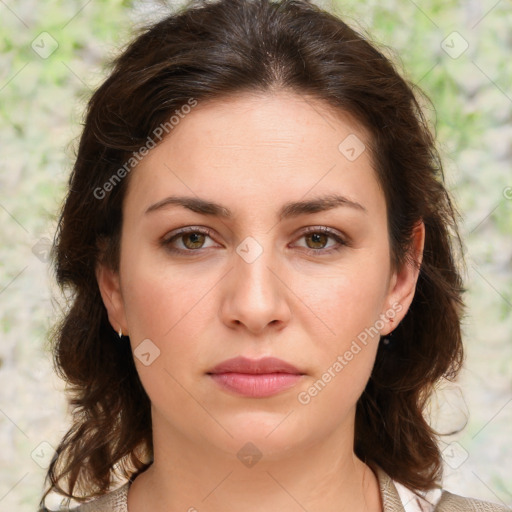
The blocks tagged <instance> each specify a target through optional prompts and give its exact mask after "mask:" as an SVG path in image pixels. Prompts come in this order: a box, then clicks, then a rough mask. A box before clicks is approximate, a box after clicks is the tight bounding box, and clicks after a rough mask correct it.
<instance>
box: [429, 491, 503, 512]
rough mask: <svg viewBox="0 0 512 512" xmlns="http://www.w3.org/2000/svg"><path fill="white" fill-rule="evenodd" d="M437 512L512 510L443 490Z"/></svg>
mask: <svg viewBox="0 0 512 512" xmlns="http://www.w3.org/2000/svg"><path fill="white" fill-rule="evenodd" d="M435 511H436V512H511V511H512V509H510V508H508V507H506V506H504V505H499V504H497V503H491V502H490V501H482V500H477V499H476V498H465V497H464V496H459V495H457V494H452V493H451V492H449V491H446V490H443V493H442V494H441V498H440V500H439V502H438V503H437V506H436V508H435Z"/></svg>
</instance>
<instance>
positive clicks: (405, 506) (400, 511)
mask: <svg viewBox="0 0 512 512" xmlns="http://www.w3.org/2000/svg"><path fill="white" fill-rule="evenodd" d="M366 464H367V465H368V466H369V467H370V468H371V470H372V471H373V472H374V473H375V475H376V477H377V480H378V484H379V492H380V496H381V502H382V509H383V512H433V511H434V510H435V508H436V505H437V503H438V502H439V500H440V498H441V494H442V490H441V489H440V488H437V489H433V490H430V491H426V492H421V491H416V492H413V491H411V490H410V489H408V488H407V487H405V486H404V485H402V484H400V483H399V482H397V481H395V480H393V479H392V478H391V477H390V476H389V475H388V474H387V473H386V472H385V471H384V470H383V469H382V468H381V467H380V466H379V465H377V464H376V463H374V462H367V463H366ZM131 484H132V482H131V481H128V482H126V483H125V484H123V485H122V486H121V487H119V488H117V489H116V490H114V491H112V492H110V493H108V494H106V495H105V496H102V497H101V498H99V499H98V500H99V502H98V501H96V505H99V504H100V503H101V502H105V505H109V506H110V507H114V508H109V510H115V512H128V490H129V488H130V485H131ZM80 510H81V509H80ZM85 510H88V509H85ZM85 510H84V512H85ZM94 510H97V509H96V508H95V509H94ZM105 510H106V509H105Z"/></svg>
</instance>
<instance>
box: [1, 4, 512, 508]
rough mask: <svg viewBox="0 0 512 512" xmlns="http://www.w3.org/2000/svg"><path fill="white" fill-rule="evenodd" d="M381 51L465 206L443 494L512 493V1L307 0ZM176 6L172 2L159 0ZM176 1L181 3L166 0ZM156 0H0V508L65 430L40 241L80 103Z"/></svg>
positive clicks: (28, 485) (37, 485) (9, 504)
mask: <svg viewBox="0 0 512 512" xmlns="http://www.w3.org/2000/svg"><path fill="white" fill-rule="evenodd" d="M316 3H317V4H318V5H320V6H322V7H324V8H327V9H329V10H334V11H335V12H337V13H338V14H340V15H341V16H342V17H343V18H344V19H345V21H347V22H348V23H349V24H351V25H352V26H354V27H355V28H356V29H358V30H360V31H363V32H365V33H367V34H369V35H370V37H371V39H372V40H373V41H374V42H376V44H377V45H378V46H379V47H380V48H381V50H383V51H384V52H385V53H386V54H387V55H388V56H390V57H391V58H392V59H393V60H394V61H395V62H396V63H397V65H398V66H399V68H400V69H401V70H402V72H403V74H404V75H405V76H406V77H407V78H408V79H409V80H410V81H412V82H413V83H416V84H418V85H419V87H420V88H421V89H422V90H423V91H424V92H425V93H426V94H427V95H428V96H429V97H430V98H431V100H432V102H433V105H434V106H435V110H433V109H432V107H431V106H429V105H428V104H427V114H428V117H429V118H430V119H431V121H432V123H433V125H434V126H435V131H436V133H437V138H438V143H439V147H440V149H441V153H442V156H443V158H444V165H445V172H446V181H447V184H448V187H449V189H450V190H451V192H452V194H453V196H454V197H455V200H456V202H457V203H458V205H459V209H460V211H461V213H462V216H463V222H462V224H461V230H462V234H463V238H464V241H465V244H466V252H467V253H466V261H467V274H466V279H467V288H468V294H467V304H468V314H467V317H466V318H465V323H464V333H465V343H466V363H465V368H464V370H463V372H462V373H461V375H460V378H459V380H458V381H457V383H455V384H449V383H441V384H440V387H439V391H438V393H437V394H436V395H435V396H434V397H433V399H432V401H431V408H430V410H429V411H427V414H428V415H429V417H430V420H431V421H432V423H433V424H434V425H435V426H437V427H438V428H440V429H442V430H443V431H444V432H450V431H453V430H456V429H458V428H460V427H462V426H463V425H464V423H465V419H466V417H467V418H468V422H467V426H466V427H465V429H464V430H463V431H462V432H460V433H459V434H456V435H452V436H446V437H443V438H441V439H440V444H441V447H442V448H443V450H444V452H443V453H444V455H445V457H444V460H445V479H444V487H445V488H447V489H448V490H450V491H452V492H455V493H458V494H463V495H466V496H474V497H477V498H481V499H487V500H490V501H494V502H502V503H504V504H507V505H508V506H511V505H512V474H511V472H510V469H511V463H510V461H511V460H512V443H511V434H512V432H511V430H512V429H511V425H512V339H511V338H512V314H511V313H512V286H511V285H512V165H511V163H512V123H511V121H512V87H511V84H512V66H510V55H511V53H512V7H511V4H510V2H509V1H498V2H496V0H492V1H487V0H485V1H474V0H471V1H465V2H455V1H440V0H434V1H430V2H413V1H410V0H386V1H379V2H376V1H368V0H364V1H355V0H350V1H346V2H342V1H334V2H333V3H331V2H321V1H317V2H316ZM169 5H170V4H169ZM172 5H173V6H176V5H177V4H172ZM168 10H169V7H168V6H167V7H166V5H165V4H164V3H162V2H149V1H147V2H133V1H121V0H108V1H106V0H89V1H87V0H80V1H78V0H77V1H73V0H60V1H51V0H48V1H44V2H41V1H36V0H17V1H13V0H0V34H1V38H0V59H1V60H0V234H1V246H0V314H1V343H0V446H1V450H0V511H4V510H5V511H7V510H9V511H11V510H16V511H18V512H25V511H33V510H35V509H36V506H37V503H38V501H39V498H40V495H41V492H42V488H43V478H44V474H45V469H44V468H45V466H46V465H47V464H48V460H49V457H51V454H52V446H54V447H55V446H57V444H58V442H59V440H60V438H61V437H62V435H63V434H64V433H65V432H66V430H67V426H68V422H69V417H68V416H67V408H66V401H65V397H64V394H63V389H64V386H63V383H62V382H61V381H60V380H59V379H58V378H57V377H56V376H55V375H54V374H53V371H52V368H51V362H50V356H49V354H48V352H47V350H46V333H47V330H48V329H49V327H50V326H51V325H52V322H53V321H54V320H55V318H56V315H58V312H59V307H60V306H59V304H62V300H61V299H60V298H59V293H58V290H56V288H55V286H54V284H53V281H52V276H51V272H50V270H49V269H48V249H49V241H50V240H51V239H52V238H53V233H54V229H55V221H56V214H57V212H58V209H59V207H60V203H61V200H62V198H63V196H64V191H65V187H66V183H67V178H68V175H69V172H70V170H71V167H72V163H73V156H74V151H75V148H76V143H77V138H78V136H79V134H80V128H81V122H82V115H83V111H84V107H85V103H86V101H87V99H88V97H89V96H90V94H91V92H92V90H94V88H95V87H97V86H98V85H99V84H100V83H101V81H102V80H103V79H104V78H105V76H106V72H107V68H106V65H105V64H106V62H107V61H108V59H110V58H112V57H113V56H115V55H116V54H117V53H118V52H119V51H120V49H121V48H122V47H123V45H124V44H125V43H126V42H127V41H128V39H129V37H130V34H132V31H133V29H134V28H137V27H140V26H142V25H144V24H145V23H147V22H149V21H151V20H156V19H160V18H161V17H162V16H163V15H164V14H165V13H166V12H168Z"/></svg>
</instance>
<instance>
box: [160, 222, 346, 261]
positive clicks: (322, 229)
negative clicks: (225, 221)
mask: <svg viewBox="0 0 512 512" xmlns="http://www.w3.org/2000/svg"><path fill="white" fill-rule="evenodd" d="M191 233H192V234H194V233H200V234H203V235H207V236H209V237H210V238H213V237H212V235H213V231H212V230H211V229H208V228H197V227H194V226H190V227H188V228H184V229H182V230H180V231H178V232H177V233H175V234H174V235H172V236H170V237H165V238H164V239H162V241H161V244H162V245H163V246H164V247H165V248H166V249H167V250H168V251H170V252H172V253H175V254H187V253H196V252H200V251H201V250H202V248H200V249H176V247H172V245H171V244H172V242H173V241H174V240H177V239H179V238H181V237H182V236H183V235H187V234H191ZM316 233H322V234H324V235H329V237H330V238H332V239H334V240H335V241H336V242H337V243H338V245H337V246H336V247H333V248H331V249H308V248H302V249H303V250H304V251H305V252H306V253H307V254H310V255H314V256H324V255H328V254H332V253H334V252H337V251H340V250H341V249H342V248H343V247H344V246H348V245H349V243H348V242H347V241H346V240H345V239H343V238H342V237H341V236H340V235H338V234H337V233H336V232H335V231H333V230H332V229H330V228H328V227H325V226H317V227H315V226H311V227H309V228H307V229H306V230H305V231H304V232H303V233H302V234H301V236H300V237H299V238H298V239H300V238H302V237H304V236H306V235H310V234H316Z"/></svg>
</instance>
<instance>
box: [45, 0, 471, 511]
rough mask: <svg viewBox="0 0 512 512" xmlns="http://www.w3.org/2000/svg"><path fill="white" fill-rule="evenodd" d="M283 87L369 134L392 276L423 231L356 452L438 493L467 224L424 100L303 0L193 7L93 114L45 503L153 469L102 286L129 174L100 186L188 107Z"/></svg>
mask: <svg viewBox="0 0 512 512" xmlns="http://www.w3.org/2000/svg"><path fill="white" fill-rule="evenodd" d="M275 90H288V91H292V92H295V93H297V94H301V95H304V96H308V97H313V98H317V99H319V100H322V101H324V102H325V103H326V104H327V105H329V106H330V107H331V109H332V110H333V111H339V112H341V113H343V112H345V113H349V114H351V115H353V116H354V117H355V118H356V119H357V120H358V122H359V123H361V125H362V126H364V127H365V128H366V129H367V130H368V132H369V133H370V134H371V140H370V142H369V148H368V149H369V151H370V155H371V158H372V162H373V166H374V169H375V171H376V175H377V177H378V180H379V182H380V184H381V185H382V188H383V190H384V195H385V199H386V204H387V210H388V219H389V221H388V222H389V223H388V228H389V241H390V250H391V255H392V262H393V265H394V266H395V268H399V267H400V266H401V265H404V264H405V263H406V262H407V261H408V260H407V258H408V257H409V254H410V250H409V249H410V247H411V240H412V233H413V229H414V227H415V225H416V224H417V222H418V221H421V220H423V222H424V223H425V228H426V240H425V247H424V253H423V260H422V263H421V267H420V273H419V278H418V282H417V287H416V294H415V296H414V299H413V301H412V304H411V306H410V309H409V311H408V313H407V315H406V316H405V318H404V319H403V321H402V322H401V323H400V325H399V326H398V327H397V328H396V330H395V331H394V333H393V337H392V340H393V341H392V343H391V344H390V345H387V346H386V345H383V344H382V343H381V344H380V347H379V349H378V352H377V357H376V362H375V366H374V368H373V371H372V374H371V377H370V379H369V381H368V383H367V386H366V389H365V390H364V392H363V394H362V395H361V397H360V399H359V401H358V403H357V410H356V423H355V426H356V428H355V439H354V450H355V453H356V454H357V456H358V457H359V458H361V459H362V460H364V461H366V462H368V463H372V462H374V463H376V464H378V465H379V466H380V467H382V468H383V469H384V470H385V471H386V472H387V473H388V474H389V475H390V476H391V477H392V478H393V479H395V480H396V481H398V482H400V483H402V484H404V485H405V486H407V487H409V488H410V489H418V490H427V489H431V488H433V487H436V486H438V484H439V481H440V479H441V478H442V458H441V454H440V449H439V447H438V439H437V436H438V435H440V434H439V433H438V432H436V431H435V430H433V429H432V428H431V426H430V425H429V423H428V422H427V421H426V419H425V417H424V413H425V406H426V404H427V401H428V398H429V397H430V395H431V394H432V392H433V390H434V388H435V384H436V383H437V382H438V381H439V380H440V379H441V378H443V377H444V378H446V379H448V380H453V379H454V378H455V377H456V375H457V373H458V372H459V370H460V367H461V365H462V362H463V347H462V342H461V318H462V314H463V301H462V298H461V297H462V294H463V292H464V290H463V287H462V280H461V277H460V272H459V270H458V268H457V267H458V265H457V261H458V260H460V261H463V260H462V243H461V240H460V237H459V234H458V228H457V220H458V214H457V212H456V210H455V208H454V206H453V205H452V202H451V200H450V197H449V194H448V192H447V190H446V188H445V186H444V177H443V169H442V163H441V160H440V157H439V154H438V152H437V150H436V147H435V138H434V136H433V134H432V131H431V128H430V127H429V124H428V122H427V120H426V118H425V115H424V113H423V112H422V109H421V108H420V105H419V99H418V98H417V97H416V96H417V94H416V92H419V93H420V94H422V93H421V91H419V90H418V89H417V87H415V86H414V85H413V84H411V83H409V82H408V81H407V80H405V79H404V78H403V77H402V76H401V75H400V73H399V72H398V71H397V69H396V67H395V65H394V64H393V63H392V62H391V60H390V59H389V58H387V57H385V56H384V54H383V53H382V51H380V50H379V49H377V45H376V44H375V43H372V42H370V40H369V38H368V37H363V36H362V35H360V34H358V33H357V32H356V31H355V30H353V29H352V28H350V27H349V26H348V25H347V24H346V23H344V22H343V21H342V20H341V18H340V17H339V16H338V15H337V14H335V13H329V12H327V11H325V10H323V9H322V8H320V7H319V6H318V5H316V4H313V3H311V2H309V1H307V0H282V1H276V2H274V1H272V0H217V1H208V2H206V1H193V2H189V3H188V4H186V5H184V6H182V7H181V8H179V10H177V11H175V12H173V13H172V14H170V15H169V16H168V17H166V18H165V19H163V20H162V21H160V22H157V23H155V24H153V25H152V26H150V27H147V28H146V29H144V30H143V31H142V32H141V33H140V34H139V35H138V36H137V37H136V38H135V39H134V40H133V42H131V44H129V45H128V47H127V48H126V49H125V50H124V51H123V53H122V54H121V55H120V56H119V57H118V58H117V59H116V60H115V61H114V63H113V69H112V71H111V73H110V75H109V77H108V78H107V79H106V80H105V82H104V83H103V84H102V85H101V86H100V87H99V88H98V89H97V90H96V92H95V93H94V94H93V95H92V97H91V99H90V101H89V104H88V109H87V115H86V120H85V125H84V128H83V133H82V135H81V138H80V143H79V148H78V153H77V157H76V162H75V164H74V168H73V171H72V173H71V176H70V180H69V188H68V193H67V197H66V199H65V202H64V204H63V207H62V211H61V214H60V220H59V224H58V229H57V233H56V236H55V242H54V247H53V253H52V254H53V261H54V265H55V272H56V278H57V281H58V283H59V285H60V286H61V288H62V289H63V290H68V291H71V292H72V295H71V299H70V305H69V308H68V310H67V311H66V314H65V315H64V317H63V319H62V321H61V322H60V323H59V324H58V325H57V326H56V327H55V329H54V331H53V334H52V336H51V340H52V343H53V350H54V359H55V364H56V368H57V371H58V373H59V375H60V376H62V378H63V379H64V380H65V381H66V382H67V383H68V384H69V392H70V394H71V398H70V401H71V405H72V406H73V411H74V412H73V423H72V426H71V428H70V430H69V431H68V433H67V434H66V435H65V437H64V438H63V440H62V442H61V443H60V445H59V447H58V449H57V453H56V455H55V457H54V459H53V461H52V463H51V465H50V468H49V470H48V475H47V482H48V490H47V491H46V494H45V495H44V497H43V499H42V500H41V504H43V503H44V498H45V497H46V496H47V494H48V493H49V492H50V491H56V492H57V493H60V494H61V495H64V496H66V497H68V498H75V499H78V500H81V499H86V498H89V497H93V496H98V495H100V494H103V493H105V492H107V491H108V490H109V488H110V486H111V484H112V482H113V478H114V476H117V477H121V478H125V479H133V478H134V477H135V476H136V475H138V474H140V473H141V472H142V471H144V470H145V469H147V468H148V467H149V465H150V464H151V461H152V449H153V447H152V427H151V415H150V400H149V398H148V396H147V394H146V393H145V391H144V389H143V387H142V385H141V382H140V380H139V377H138V374H137V371H136V369H135V365H134V361H133V356H132V353H131V350H130V346H129V344H128V343H119V341H118V338H117V334H116V333H115V332H114V331H113V329H112V327H111V325H110V323H109V321H108V318H107V312H106V309H105V307H104V305H103V302H102V299H101V296H100V292H99V288H98V284H97V281H96V277H95V267H96V265H97V263H98V261H100V260H101V261H103V262H105V263H107V264H109V265H110V266H111V267H112V268H113V269H114V270H117V269H118V263H119V241H120V232H121V224H122V218H123V216H122V205H123V198H124V196H125V194H126V189H127V186H128V185H129V183H130V176H131V174H130V173H129V172H127V173H126V174H127V176H126V177H125V178H124V179H122V180H119V182H118V183H117V182H116V183H115V184H114V185H115V186H111V187H105V183H107V182H108V181H109V180H111V178H112V176H113V175H114V174H115V173H116V172H117V171H118V170H119V169H120V168H121V167H122V166H123V165H124V164H125V162H127V161H128V160H129V159H130V157H132V156H133V154H134V152H138V151H139V149H140V148H141V147H143V146H144V145H146V144H147V141H148V140H149V139H148V137H149V138H151V137H152V136H153V135H152V134H154V130H156V129H157V128H158V126H160V125H161V124H162V123H166V122H168V120H169V117H170V116H171V115H172V114H173V113H175V112H176V111H177V110H179V109H180V108H181V107H182V106H183V105H185V104H186V103H187V102H189V101H190V99H191V98H194V99H195V100H196V101H197V102H199V103H201V102H206V101H211V100H215V99H219V98H222V97H228V96H229V95H230V94H233V93H238V92H241V91H248V92H263V93H265V92H271V91H275ZM423 97H424V96H423ZM170 136H172V132H171V133H170ZM340 142H341V141H340ZM133 172H137V171H136V170H134V171H133ZM100 189H101V190H102V192H101V194H100V193H98V190H100ZM107 189H108V190H107ZM100 196H101V197H100ZM459 256H460V258H459Z"/></svg>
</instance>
